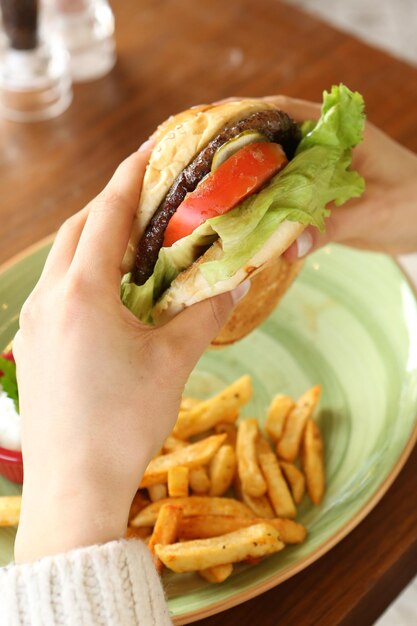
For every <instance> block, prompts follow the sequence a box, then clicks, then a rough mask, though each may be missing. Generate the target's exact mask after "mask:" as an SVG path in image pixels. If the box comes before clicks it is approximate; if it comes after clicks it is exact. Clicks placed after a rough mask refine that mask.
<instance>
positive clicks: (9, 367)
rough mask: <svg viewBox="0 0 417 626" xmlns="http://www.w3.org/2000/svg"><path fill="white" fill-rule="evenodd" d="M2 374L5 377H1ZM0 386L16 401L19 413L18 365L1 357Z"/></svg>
mask: <svg viewBox="0 0 417 626" xmlns="http://www.w3.org/2000/svg"><path fill="white" fill-rule="evenodd" d="M1 372H2V373H3V375H1ZM0 385H1V387H3V391H4V392H5V393H6V394H7V395H8V396H9V398H11V399H12V400H13V401H14V404H15V407H16V411H17V412H18V413H19V391H18V388H17V378H16V363H15V362H14V361H9V360H8V359H5V358H4V357H2V356H0Z"/></svg>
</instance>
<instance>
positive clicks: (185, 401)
mask: <svg viewBox="0 0 417 626" xmlns="http://www.w3.org/2000/svg"><path fill="white" fill-rule="evenodd" d="M200 402H201V400H198V399H197V398H189V397H186V396H183V397H182V398H181V404H180V411H190V410H191V409H193V408H194V407H196V406H197V404H200Z"/></svg>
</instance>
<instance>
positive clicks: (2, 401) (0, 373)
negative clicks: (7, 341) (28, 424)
mask: <svg viewBox="0 0 417 626" xmlns="http://www.w3.org/2000/svg"><path fill="white" fill-rule="evenodd" d="M0 448H6V449H7V450H21V438H20V415H19V392H18V389H17V379H16V364H15V362H14V358H13V353H12V351H11V350H7V351H5V352H4V353H3V354H1V355H0Z"/></svg>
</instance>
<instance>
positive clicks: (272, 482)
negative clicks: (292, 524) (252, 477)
mask: <svg viewBox="0 0 417 626" xmlns="http://www.w3.org/2000/svg"><path fill="white" fill-rule="evenodd" d="M257 450H258V459H259V464H260V466H261V468H262V472H263V474H264V476H265V480H266V482H267V485H268V496H269V499H270V501H271V504H272V507H273V509H274V511H275V513H276V515H277V516H278V517H289V518H293V517H295V516H296V514H297V510H296V508H295V504H294V500H293V499H292V496H291V493H290V490H289V488H288V485H287V483H286V482H285V478H284V476H283V475H282V472H281V469H280V466H279V463H278V459H277V457H276V456H275V454H274V452H273V451H272V450H271V448H270V446H269V443H268V442H267V441H266V440H265V439H263V438H259V440H258V443H257Z"/></svg>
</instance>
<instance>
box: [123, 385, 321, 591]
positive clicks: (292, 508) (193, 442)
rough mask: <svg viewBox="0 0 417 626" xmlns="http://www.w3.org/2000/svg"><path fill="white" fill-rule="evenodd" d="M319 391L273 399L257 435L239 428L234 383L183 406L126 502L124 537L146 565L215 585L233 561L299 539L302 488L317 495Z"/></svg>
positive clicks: (251, 427)
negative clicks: (142, 547) (146, 556)
mask: <svg viewBox="0 0 417 626" xmlns="http://www.w3.org/2000/svg"><path fill="white" fill-rule="evenodd" d="M320 392H321V388H320V386H319V385H317V386H315V387H313V388H312V389H310V390H308V391H307V392H306V393H305V394H304V395H302V396H301V397H300V398H299V399H298V400H296V401H294V400H293V399H292V398H290V397H289V396H286V395H282V394H280V395H277V396H275V398H274V399H273V400H272V402H271V404H270V406H269V409H268V412H267V416H266V422H265V432H262V431H261V429H260V427H259V422H258V420H257V419H255V418H246V419H241V420H239V422H238V421H237V420H238V417H239V413H240V410H241V408H242V407H243V406H244V405H245V404H246V403H247V402H249V400H250V399H251V398H252V395H253V389H252V382H251V379H250V377H249V376H242V377H241V378H239V379H238V380H236V381H235V382H234V383H232V384H231V385H230V386H229V387H227V388H226V389H224V390H223V391H222V392H221V393H220V394H218V395H216V396H214V397H213V398H210V399H208V400H205V401H200V400H196V399H193V398H184V399H183V401H182V404H181V408H180V412H179V415H178V420H177V423H176V425H175V427H174V430H173V432H172V434H171V435H170V436H169V437H168V438H167V440H166V441H165V443H164V445H163V447H162V450H161V451H160V453H159V454H158V455H157V456H156V457H155V458H154V459H153V460H152V461H151V462H150V464H149V465H148V467H147V469H146V471H145V474H144V476H143V479H142V481H141V484H140V486H139V490H138V492H137V494H136V496H135V498H134V501H133V503H132V507H131V511H130V517H129V527H128V530H127V535H126V536H127V537H128V538H131V537H138V538H140V539H142V540H144V541H146V543H147V544H148V546H149V549H150V551H151V553H152V554H153V558H154V562H155V566H156V568H157V570H158V572H160V573H162V571H163V569H164V567H167V568H169V569H170V570H172V571H174V572H178V573H182V572H198V573H199V574H200V576H202V577H203V578H204V579H205V580H207V581H209V582H214V583H220V582H223V581H224V580H226V578H228V577H229V576H230V575H231V573H232V571H233V566H234V564H235V563H239V562H242V561H243V562H246V563H253V564H255V563H258V562H259V561H260V560H261V559H262V557H265V556H267V555H269V554H273V553H275V552H278V551H280V550H282V549H283V548H284V547H285V545H287V544H297V543H301V542H303V541H304V539H305V537H306V535H307V530H306V528H305V527H304V526H302V525H301V524H299V523H297V522H296V521H294V518H295V517H296V515H297V505H299V504H300V502H301V500H302V499H303V497H304V494H305V491H306V489H307V492H308V495H309V497H310V499H311V501H312V502H313V504H319V503H320V502H321V500H322V498H323V495H324V488H325V473H324V461H323V442H322V437H321V433H320V430H319V427H318V425H317V423H316V422H315V421H314V419H313V415H314V413H315V409H316V407H317V404H318V402H319V398H320Z"/></svg>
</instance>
